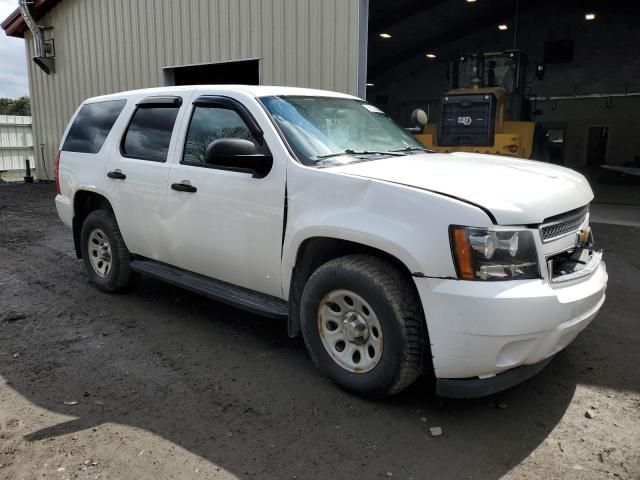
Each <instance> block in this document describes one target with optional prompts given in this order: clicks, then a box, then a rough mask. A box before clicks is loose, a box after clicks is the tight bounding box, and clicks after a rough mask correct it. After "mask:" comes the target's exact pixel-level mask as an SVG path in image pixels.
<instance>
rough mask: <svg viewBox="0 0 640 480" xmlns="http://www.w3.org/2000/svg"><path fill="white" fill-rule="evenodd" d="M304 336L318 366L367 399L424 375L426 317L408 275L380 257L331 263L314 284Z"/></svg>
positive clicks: (309, 288)
mask: <svg viewBox="0 0 640 480" xmlns="http://www.w3.org/2000/svg"><path fill="white" fill-rule="evenodd" d="M301 322H302V332H303V336H304V339H305V343H306V345H307V349H308V350H309V354H310V355H311V358H312V359H313V361H314V363H315V364H316V365H317V367H318V368H319V369H320V370H321V371H322V372H323V373H325V374H326V375H327V376H328V377H329V378H330V379H331V380H333V381H334V382H335V383H337V384H338V385H340V386H341V387H343V388H345V389H348V390H352V391H355V392H358V393H362V394H368V395H375V396H386V395H392V394H394V393H397V392H400V391H401V390H403V389H404V388H406V387H407V386H409V385H410V384H411V383H413V381H414V380H415V379H416V378H417V377H418V376H419V375H420V373H421V364H422V352H423V325H424V318H423V315H422V311H421V308H420V303H419V300H418V298H417V295H416V293H415V288H414V286H413V285H412V284H411V283H410V279H407V276H406V275H405V274H404V272H402V271H400V270H399V269H398V268H396V267H395V266H394V265H392V264H390V263H388V262H386V261H384V260H381V259H379V258H376V257H371V256H366V255H350V256H346V257H341V258H337V259H335V260H331V261H329V262H327V263H325V264H324V265H322V266H321V267H320V268H318V269H317V270H316V271H315V272H314V273H313V275H311V277H310V278H309V280H308V282H307V284H306V286H305V288H304V290H303V293H302V299H301Z"/></svg>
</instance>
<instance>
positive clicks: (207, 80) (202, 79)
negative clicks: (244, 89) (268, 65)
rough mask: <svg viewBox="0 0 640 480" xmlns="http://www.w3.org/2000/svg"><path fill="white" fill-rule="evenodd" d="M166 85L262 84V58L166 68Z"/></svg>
mask: <svg viewBox="0 0 640 480" xmlns="http://www.w3.org/2000/svg"><path fill="white" fill-rule="evenodd" d="M164 83H165V85H167V86H169V85H221V84H242V85H259V84H260V60H240V61H237V62H224V63H205V64H201V65H187V66H184V67H168V68H165V69H164Z"/></svg>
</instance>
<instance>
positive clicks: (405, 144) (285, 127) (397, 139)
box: [260, 96, 426, 166]
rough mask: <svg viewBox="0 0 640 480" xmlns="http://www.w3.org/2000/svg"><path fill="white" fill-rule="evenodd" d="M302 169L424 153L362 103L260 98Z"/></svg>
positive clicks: (296, 97)
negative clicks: (305, 166) (303, 166)
mask: <svg viewBox="0 0 640 480" xmlns="http://www.w3.org/2000/svg"><path fill="white" fill-rule="evenodd" d="M260 100H261V101H262V103H263V105H264V106H265V107H266V109H267V110H268V111H269V113H271V116H272V117H273V118H274V120H275V122H276V123H277V124H278V127H280V130H281V131H282V133H283V135H284V136H285V137H286V139H287V141H288V142H289V145H290V146H291V148H292V149H293V150H294V152H295V154H296V155H297V156H298V158H299V160H300V161H301V162H302V163H303V164H305V165H311V166H331V165H337V164H340V165H343V164H345V163H351V162H358V161H360V162H361V161H365V160H374V159H376V158H386V157H390V156H400V155H404V154H409V153H411V152H414V151H416V152H423V151H425V150H426V149H425V148H424V146H423V145H422V144H421V143H419V142H418V141H417V140H416V139H415V138H413V136H412V135H411V134H409V133H408V132H407V131H405V130H404V129H403V128H401V127H399V126H398V125H396V124H395V123H394V121H393V120H391V119H390V118H389V117H387V116H386V115H385V114H384V113H382V111H380V110H379V109H377V108H376V107H374V106H373V105H369V104H368V103H366V102H363V101H362V100H355V99H350V98H336V97H307V96H277V97H262V98H261V99H260Z"/></svg>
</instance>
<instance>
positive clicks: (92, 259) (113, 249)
mask: <svg viewBox="0 0 640 480" xmlns="http://www.w3.org/2000/svg"><path fill="white" fill-rule="evenodd" d="M80 241H81V248H82V259H83V261H84V265H85V268H86V269H87V273H88V275H89V279H90V280H91V282H92V283H94V284H95V285H96V286H97V287H98V288H99V289H100V290H104V291H106V292H115V291H117V290H120V289H122V288H124V287H125V286H127V284H128V283H129V279H130V276H131V273H130V269H129V259H130V254H129V250H127V247H126V245H125V244H124V240H123V239H122V235H121V234H120V229H119V228H118V224H117V222H116V219H115V216H114V215H113V212H111V211H109V210H96V211H93V212H91V213H90V214H89V215H88V216H87V218H86V219H85V221H84V223H83V224H82V231H81V233H80Z"/></svg>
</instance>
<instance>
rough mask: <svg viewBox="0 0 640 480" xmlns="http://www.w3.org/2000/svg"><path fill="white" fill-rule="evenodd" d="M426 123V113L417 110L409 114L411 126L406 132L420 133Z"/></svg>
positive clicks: (427, 118)
mask: <svg viewBox="0 0 640 480" xmlns="http://www.w3.org/2000/svg"><path fill="white" fill-rule="evenodd" d="M427 123H429V117H428V115H427V112H425V111H424V110H422V109H420V108H417V109H415V110H414V111H413V112H412V113H411V120H410V124H411V126H410V127H409V128H407V130H408V131H409V132H411V133H422V130H424V127H426V126H427Z"/></svg>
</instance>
